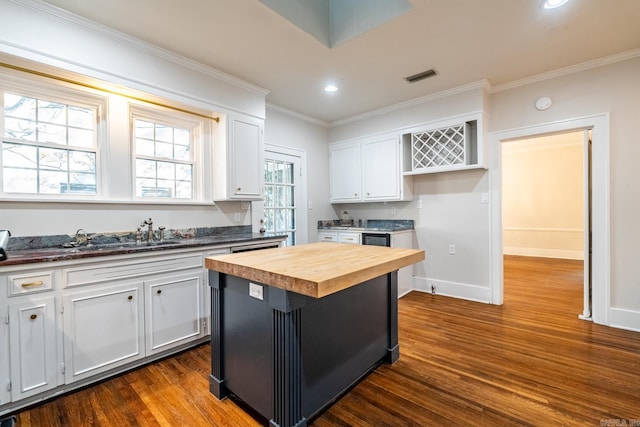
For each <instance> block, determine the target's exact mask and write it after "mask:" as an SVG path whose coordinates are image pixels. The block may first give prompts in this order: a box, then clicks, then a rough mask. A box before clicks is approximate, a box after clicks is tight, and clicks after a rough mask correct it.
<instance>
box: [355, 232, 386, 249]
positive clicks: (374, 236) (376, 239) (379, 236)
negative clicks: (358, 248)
mask: <svg viewBox="0 0 640 427" xmlns="http://www.w3.org/2000/svg"><path fill="white" fill-rule="evenodd" d="M362 244H363V245H373V246H387V247H390V246H391V234H389V233H362Z"/></svg>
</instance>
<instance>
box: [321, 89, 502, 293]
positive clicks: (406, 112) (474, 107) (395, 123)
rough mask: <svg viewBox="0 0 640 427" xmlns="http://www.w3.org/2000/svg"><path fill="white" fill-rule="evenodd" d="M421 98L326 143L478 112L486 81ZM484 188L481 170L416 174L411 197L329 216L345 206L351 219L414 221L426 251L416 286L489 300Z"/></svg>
mask: <svg viewBox="0 0 640 427" xmlns="http://www.w3.org/2000/svg"><path fill="white" fill-rule="evenodd" d="M420 101H421V102H413V103H407V105H406V106H396V109H394V110H390V111H387V112H385V113H384V114H379V115H371V116H370V117H363V118H362V119H361V120H358V121H356V122H349V123H345V124H343V125H339V126H336V127H333V128H332V129H331V134H330V138H331V141H332V142H335V141H340V140H346V139H351V138H356V137H359V136H366V135H371V134H376V133H383V132H387V131H396V130H402V129H404V128H410V127H413V126H416V125H419V124H424V123H430V122H438V121H441V120H444V119H447V118H450V117H455V116H464V115H469V114H471V113H476V112H481V111H482V110H483V108H484V105H485V103H486V93H485V84H484V82H479V83H478V84H474V85H470V86H469V87H468V88H466V89H458V90H456V91H451V93H442V94H439V95H436V96H433V97H430V98H425V99H422V100H420ZM488 189H489V184H488V175H487V172H486V170H484V169H477V170H468V171H457V172H445V173H438V174H425V175H415V176H414V177H413V194H414V199H413V201H411V202H395V203H366V204H340V205H334V210H335V212H334V215H335V216H334V218H337V215H338V213H339V212H341V211H342V210H347V211H348V212H349V214H350V216H351V217H352V218H366V219H413V220H414V222H415V231H416V232H415V238H416V241H415V243H416V245H417V247H419V248H420V249H424V250H425V252H426V258H425V261H423V262H422V263H419V264H416V265H415V266H414V274H415V276H416V279H415V283H414V285H415V286H416V288H418V289H421V290H425V291H430V290H431V286H432V285H433V286H435V287H436V293H439V294H443V295H451V296H456V297H461V298H467V299H472V300H477V301H484V302H488V301H490V299H491V296H490V287H489V285H490V279H489V251H488V250H487V247H488V246H489V244H490V234H489V228H488V226H489V205H488V204H487V203H482V202H481V200H482V193H486V192H488ZM418 200H421V201H422V205H423V207H422V208H421V209H418V208H417V201H418ZM392 208H395V214H394V213H392ZM449 245H455V246H456V254H455V255H449Z"/></svg>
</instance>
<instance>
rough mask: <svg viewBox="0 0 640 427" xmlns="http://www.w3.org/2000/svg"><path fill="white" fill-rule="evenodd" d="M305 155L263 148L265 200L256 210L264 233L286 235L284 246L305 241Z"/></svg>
mask: <svg viewBox="0 0 640 427" xmlns="http://www.w3.org/2000/svg"><path fill="white" fill-rule="evenodd" d="M305 165H306V155H305V152H303V151H300V150H295V149H291V148H286V147H279V146H275V145H269V144H266V145H265V155H264V183H265V199H264V202H263V203H262V206H261V207H257V210H258V211H260V212H261V213H262V214H263V216H262V218H264V223H263V224H262V226H263V227H264V229H265V231H266V232H269V233H279V234H286V235H287V239H286V240H285V243H284V244H285V246H294V245H296V244H302V243H306V242H307V233H306V229H307V227H306V222H307V220H306V211H305V209H303V208H302V207H303V206H306V196H305V191H304V190H303V189H304V188H306V181H305V173H304V169H305Z"/></svg>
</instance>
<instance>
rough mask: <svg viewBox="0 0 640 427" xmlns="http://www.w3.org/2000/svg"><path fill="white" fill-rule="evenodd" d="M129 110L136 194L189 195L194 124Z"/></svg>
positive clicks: (192, 164)
mask: <svg viewBox="0 0 640 427" xmlns="http://www.w3.org/2000/svg"><path fill="white" fill-rule="evenodd" d="M132 111H133V115H132V118H133V126H132V128H133V146H134V148H133V151H134V153H135V165H134V171H135V195H136V197H140V198H169V199H193V198H194V196H195V192H194V180H195V167H196V162H195V158H196V156H194V142H193V141H194V139H195V136H196V134H197V133H198V128H199V127H198V124H197V123H195V122H191V123H189V122H182V123H179V122H177V121H176V120H175V119H174V121H173V122H171V121H167V120H162V118H161V117H160V116H159V115H156V116H155V117H154V116H153V112H151V111H146V112H145V113H141V112H139V110H138V109H135V108H134V109H133V110H132Z"/></svg>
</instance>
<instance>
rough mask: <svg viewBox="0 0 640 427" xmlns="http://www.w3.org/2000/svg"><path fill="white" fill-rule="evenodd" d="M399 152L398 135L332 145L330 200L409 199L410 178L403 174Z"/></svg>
mask: <svg viewBox="0 0 640 427" xmlns="http://www.w3.org/2000/svg"><path fill="white" fill-rule="evenodd" d="M402 153H403V147H402V144H401V141H400V139H399V138H398V136H397V135H385V136H379V137H371V138H364V139H362V140H358V141H350V142H347V143H336V144H331V145H330V148H329V156H330V160H329V162H330V163H329V167H330V180H331V202H332V203H348V202H389V201H402V200H411V198H412V188H411V181H410V180H409V179H407V178H406V177H404V176H403V173H402V171H403V160H404V159H403V155H402Z"/></svg>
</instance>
